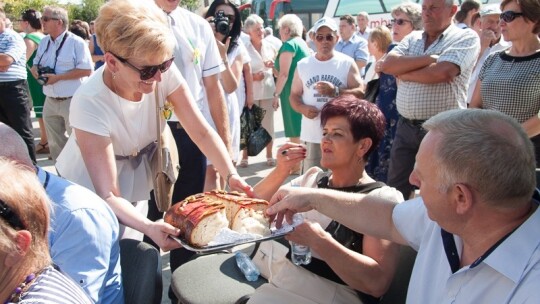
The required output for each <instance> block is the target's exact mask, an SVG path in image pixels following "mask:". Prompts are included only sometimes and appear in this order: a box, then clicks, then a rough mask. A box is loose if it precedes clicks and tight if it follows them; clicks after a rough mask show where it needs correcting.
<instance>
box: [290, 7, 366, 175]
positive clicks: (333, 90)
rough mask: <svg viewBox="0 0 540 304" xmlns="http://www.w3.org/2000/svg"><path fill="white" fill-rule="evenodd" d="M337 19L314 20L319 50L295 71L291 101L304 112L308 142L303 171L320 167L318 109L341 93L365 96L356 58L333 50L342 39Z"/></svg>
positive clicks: (303, 135) (304, 136) (303, 130)
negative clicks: (340, 38)
mask: <svg viewBox="0 0 540 304" xmlns="http://www.w3.org/2000/svg"><path fill="white" fill-rule="evenodd" d="M337 30H338V27H337V24H336V22H335V21H334V20H333V19H331V18H327V17H323V18H322V19H320V20H319V21H317V22H316V23H315V25H314V26H313V31H314V33H315V36H314V38H315V39H314V42H315V46H316V48H317V52H316V53H315V54H313V55H311V56H309V57H306V58H304V59H302V60H300V61H299V62H298V65H297V67H296V71H295V73H294V78H293V83H292V88H291V95H290V101H291V106H292V108H293V109H294V110H295V111H296V112H298V113H300V114H302V126H301V130H300V139H301V140H303V141H304V142H305V143H306V147H307V156H306V158H305V159H304V162H303V165H302V167H303V172H305V171H306V170H307V169H309V168H311V167H313V166H318V167H320V160H321V149H320V142H321V138H322V129H321V120H320V116H319V112H320V110H321V108H322V107H323V105H324V104H325V103H326V102H328V101H330V99H332V98H334V97H337V96H339V95H342V94H353V95H355V96H357V97H359V98H362V97H363V96H364V84H363V82H362V79H361V78H360V72H359V69H358V66H357V65H356V64H355V62H354V60H353V59H352V58H351V57H349V56H347V55H344V54H342V53H340V52H336V51H334V47H335V45H336V43H337V41H338V39H339V36H338V34H337Z"/></svg>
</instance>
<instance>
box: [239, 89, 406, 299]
mask: <svg viewBox="0 0 540 304" xmlns="http://www.w3.org/2000/svg"><path fill="white" fill-rule="evenodd" d="M321 124H322V127H323V138H322V140H321V152H322V157H321V166H322V167H324V168H325V169H328V172H324V171H323V170H322V169H321V168H318V167H312V168H310V169H309V170H307V171H306V172H305V173H304V175H302V176H299V177H297V178H295V179H294V180H292V181H291V182H290V183H289V184H288V185H289V186H300V187H311V188H328V189H335V190H337V191H345V192H357V193H369V194H368V195H373V196H379V197H386V198H389V199H391V200H393V201H395V202H400V201H402V200H403V197H402V195H401V194H400V193H399V191H397V190H396V189H394V188H390V187H388V186H386V185H385V184H384V183H380V182H375V180H373V179H372V178H371V177H370V176H369V175H368V174H367V173H366V171H365V170H364V167H365V165H366V162H367V159H368V157H369V155H370V153H371V152H373V151H374V150H375V149H376V147H377V145H378V144H379V142H380V141H381V139H382V137H383V135H384V131H385V119H384V115H383V114H382V112H381V111H380V110H379V108H377V106H376V105H375V104H372V103H370V102H368V101H365V100H360V99H358V98H356V97H354V96H352V95H342V96H339V97H337V98H335V99H333V100H332V101H330V102H328V103H326V104H325V105H324V106H323V108H322V110H321ZM305 155H306V149H305V148H304V147H303V146H302V145H299V144H294V143H288V144H285V145H283V146H282V147H281V148H280V149H279V150H278V153H277V166H276V168H275V169H274V170H273V171H272V172H271V173H270V174H269V175H268V176H267V177H265V178H264V179H263V180H262V181H261V182H259V183H258V184H257V185H256V186H255V193H256V195H257V196H258V197H261V198H264V199H270V198H271V197H272V195H273V194H274V193H275V192H276V191H277V190H278V188H279V187H280V185H281V183H282V182H283V181H284V180H285V179H286V178H287V177H288V175H289V170H290V169H291V168H293V167H294V166H295V165H296V164H297V163H298V162H300V161H301V160H302V159H303V158H305ZM328 203H331V202H328ZM303 215H304V218H305V221H304V222H303V223H302V224H300V225H299V226H297V227H296V228H295V229H294V231H293V232H291V233H290V234H288V235H287V236H286V239H288V240H289V241H292V242H295V243H299V244H301V245H306V246H309V247H310V248H311V250H312V261H311V263H310V264H308V265H303V266H295V265H293V264H292V263H291V261H290V260H288V259H286V258H284V257H283V258H281V259H280V258H279V257H277V256H276V255H277V253H276V252H278V251H277V250H276V251H274V256H273V257H270V259H271V260H272V261H273V262H274V261H275V262H278V261H279V263H275V264H274V265H270V268H271V269H272V276H271V278H270V279H269V280H270V281H269V284H265V285H263V286H261V287H259V288H258V289H257V290H256V291H255V293H254V294H253V295H252V296H251V298H250V300H249V302H248V303H378V298H379V297H381V296H382V295H383V294H384V293H385V292H386V290H387V289H388V287H389V286H390V282H391V281H392V278H393V276H394V271H395V269H396V265H397V257H398V251H399V248H398V246H397V245H395V244H393V243H391V242H389V241H385V240H380V239H376V238H374V237H371V236H367V235H362V234H359V233H356V232H354V231H352V230H350V229H348V228H347V227H345V226H343V225H341V224H340V223H339V222H336V221H332V220H331V219H330V218H328V217H326V216H324V215H322V214H321V213H319V212H317V211H314V210H313V211H309V212H306V213H304V214H303ZM276 246H278V245H276ZM289 256H290V255H287V257H289ZM287 278H294V280H290V279H287ZM295 283H296V284H295Z"/></svg>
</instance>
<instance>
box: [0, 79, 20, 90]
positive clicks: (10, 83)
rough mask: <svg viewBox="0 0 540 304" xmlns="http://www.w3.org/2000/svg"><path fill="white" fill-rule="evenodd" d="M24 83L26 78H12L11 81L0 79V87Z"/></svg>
mask: <svg viewBox="0 0 540 304" xmlns="http://www.w3.org/2000/svg"><path fill="white" fill-rule="evenodd" d="M22 83H26V79H19V80H13V81H2V82H0V87H4V88H6V87H14V86H16V85H19V84H22Z"/></svg>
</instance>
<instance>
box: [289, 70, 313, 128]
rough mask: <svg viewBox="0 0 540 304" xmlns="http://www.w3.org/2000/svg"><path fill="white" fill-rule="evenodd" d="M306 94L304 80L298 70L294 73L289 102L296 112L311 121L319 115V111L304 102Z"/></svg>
mask: <svg viewBox="0 0 540 304" xmlns="http://www.w3.org/2000/svg"><path fill="white" fill-rule="evenodd" d="M303 94H304V85H303V84H302V79H301V78H300V75H299V74H298V69H297V70H296V71H294V78H293V82H292V86H291V95H290V96H289V102H290V103H291V107H292V108H293V110H295V111H296V112H298V113H300V114H302V115H304V116H305V117H307V118H309V119H313V118H315V117H317V115H319V112H320V111H319V109H317V108H316V107H314V106H310V105H307V104H305V103H304V102H303V100H302V95H303Z"/></svg>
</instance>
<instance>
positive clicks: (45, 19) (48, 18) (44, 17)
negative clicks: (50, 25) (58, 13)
mask: <svg viewBox="0 0 540 304" xmlns="http://www.w3.org/2000/svg"><path fill="white" fill-rule="evenodd" d="M50 20H60V19H58V18H53V17H48V16H43V17H41V21H43V22H49V21H50Z"/></svg>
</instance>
